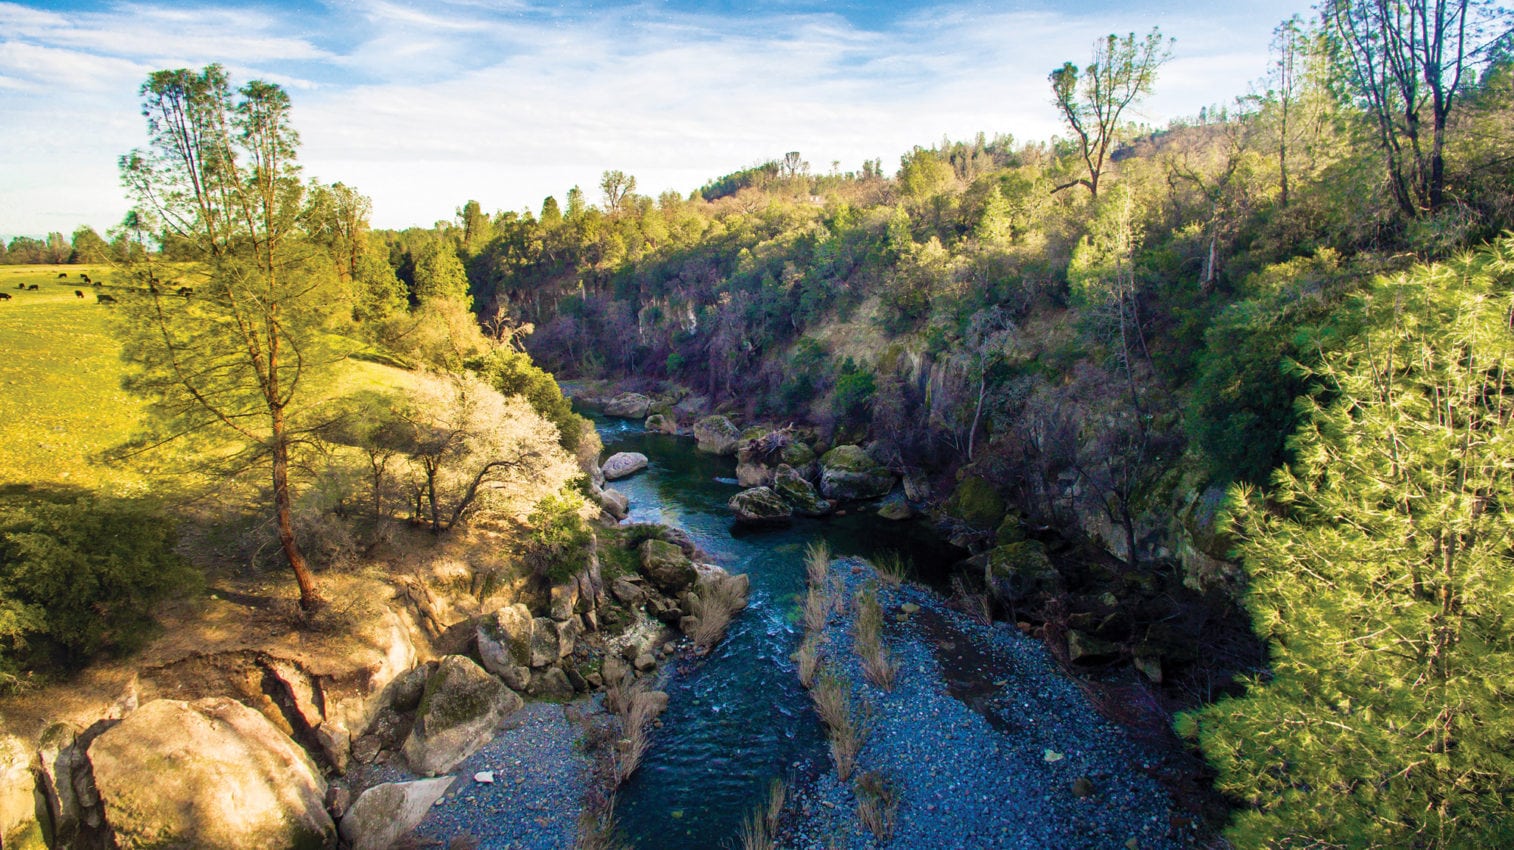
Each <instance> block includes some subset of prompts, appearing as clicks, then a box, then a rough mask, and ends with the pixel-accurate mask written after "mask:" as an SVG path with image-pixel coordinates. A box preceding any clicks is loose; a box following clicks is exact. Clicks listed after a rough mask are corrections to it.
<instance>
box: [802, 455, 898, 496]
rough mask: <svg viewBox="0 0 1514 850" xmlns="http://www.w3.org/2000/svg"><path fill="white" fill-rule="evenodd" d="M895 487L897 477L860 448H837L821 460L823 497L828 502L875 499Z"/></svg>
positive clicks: (821, 491) (821, 490)
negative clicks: (829, 500) (830, 500)
mask: <svg viewBox="0 0 1514 850" xmlns="http://www.w3.org/2000/svg"><path fill="white" fill-rule="evenodd" d="M893 488H894V474H893V473H892V472H889V471H888V469H887V468H885V467H884V466H883V465H882V464H880V463H878V462H877V461H875V460H873V459H872V457H870V456H869V455H868V453H867V452H865V451H863V450H862V448H861V447H860V446H837V447H836V448H834V449H831V450H830V451H828V452H826V453H825V456H824V457H822V458H820V494H821V495H822V496H824V497H825V498H827V499H873V498H877V497H878V496H884V495H887V494H888V491H889V490H892V489H893Z"/></svg>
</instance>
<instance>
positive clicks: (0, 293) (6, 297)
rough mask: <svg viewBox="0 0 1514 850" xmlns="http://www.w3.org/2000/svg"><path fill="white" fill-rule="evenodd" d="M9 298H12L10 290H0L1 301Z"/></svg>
mask: <svg viewBox="0 0 1514 850" xmlns="http://www.w3.org/2000/svg"><path fill="white" fill-rule="evenodd" d="M9 300H11V294H10V293H9V292H0V301H9Z"/></svg>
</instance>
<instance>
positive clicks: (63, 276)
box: [58, 272, 68, 280]
mask: <svg viewBox="0 0 1514 850" xmlns="http://www.w3.org/2000/svg"><path fill="white" fill-rule="evenodd" d="M67 279H68V272H58V280H67Z"/></svg>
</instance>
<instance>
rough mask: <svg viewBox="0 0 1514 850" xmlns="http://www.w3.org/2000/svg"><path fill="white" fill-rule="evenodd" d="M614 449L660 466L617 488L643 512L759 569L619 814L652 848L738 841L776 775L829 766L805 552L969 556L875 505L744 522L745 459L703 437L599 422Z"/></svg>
mask: <svg viewBox="0 0 1514 850" xmlns="http://www.w3.org/2000/svg"><path fill="white" fill-rule="evenodd" d="M597 425H598V426H599V431H600V436H601V438H602V439H603V440H604V443H605V451H606V456H608V455H609V454H612V453H614V452H617V451H634V452H641V453H642V454H644V455H646V456H647V458H648V459H649V461H650V464H649V466H648V468H647V469H646V470H644V471H642V472H640V473H637V474H636V475H635V476H632V477H631V478H627V479H622V480H620V481H615V482H612V483H611V485H610V486H612V487H614V488H615V489H617V490H619V491H620V492H622V493H625V494H626V495H627V496H629V497H630V499H631V515H630V517H629V520H628V521H631V522H661V523H666V524H668V525H673V526H677V527H679V528H682V529H684V530H685V531H687V532H688V533H689V535H690V536H691V537H692V538H693V539H694V541H695V542H696V543H697V544H698V545H699V547H700V548H701V549H703V550H704V551H705V552H707V553H708V554H709V555H710V560H711V561H713V562H714V563H717V564H719V565H721V566H722V567H725V568H726V569H727V570H729V571H730V572H732V573H746V574H747V575H748V576H750V577H751V583H752V592H751V597H750V600H749V603H748V606H747V609H746V611H744V612H743V613H742V614H741V615H740V616H739V617H738V618H737V619H736V621H735V622H734V623H733V625H732V627H731V629H730V631H729V633H728V634H727V636H726V639H725V640H724V641H722V642H721V644H720V645H719V646H718V647H716V649H715V651H714V652H712V653H711V654H710V655H709V656H708V657H707V658H705V659H702V660H699V661H697V662H695V663H693V664H689V665H686V666H687V668H688V669H686V670H683V671H681V672H680V673H679V674H678V675H675V676H674V677H673V679H672V681H671V682H670V683H669V684H668V691H669V696H670V697H671V699H670V702H669V707H668V710H667V712H666V713H664V714H663V716H662V724H663V725H662V726H661V728H659V729H658V730H657V731H656V734H655V735H654V737H653V741H652V748H651V750H650V752H649V753H648V754H647V755H646V757H645V758H644V759H643V761H642V764H641V768H640V769H639V770H638V771H637V772H636V773H635V774H634V775H633V776H632V777H631V778H630V780H629V781H628V782H627V783H626V784H625V785H623V786H622V787H621V789H620V793H619V795H618V797H617V800H616V817H617V820H618V821H619V823H620V826H621V828H622V830H623V832H624V833H625V834H626V836H627V838H629V839H630V841H631V842H632V844H633V845H634V846H635V847H638V848H643V850H652V849H653V848H658V850H681V848H689V850H694V849H695V848H698V850H708V848H716V847H720V846H721V845H722V843H729V844H731V845H732V846H736V845H737V844H738V842H737V839H736V835H737V832H738V830H739V829H740V826H741V822H742V819H743V818H744V817H745V816H746V814H747V813H748V812H749V811H750V810H751V809H753V808H755V807H756V806H757V805H759V804H760V803H761V802H762V801H763V800H764V799H765V797H766V793H767V787H768V783H769V781H770V780H771V779H772V778H774V777H780V778H784V779H793V778H794V777H795V774H796V772H804V771H806V770H809V769H813V768H814V767H823V766H824V765H825V763H826V759H827V758H828V756H827V755H826V750H825V741H824V737H823V734H822V730H821V728H820V722H819V720H818V719H816V717H815V715H814V712H813V711H811V710H810V707H809V700H808V697H807V696H806V695H805V693H804V691H803V690H802V689H801V688H800V687H799V682H798V677H797V674H796V672H795V669H794V663H793V661H791V660H790V658H789V656H790V655H791V654H792V653H793V652H794V650H795V649H796V648H797V646H798V643H799V639H800V637H801V631H802V629H801V626H800V625H799V608H800V605H801V602H802V595H803V593H804V589H805V588H804V581H805V571H804V550H805V547H806V546H807V545H809V544H811V543H816V542H820V541H822V540H823V541H825V542H827V543H828V544H829V545H830V548H831V551H832V552H833V553H834V554H835V555H837V556H842V555H859V556H862V557H874V556H878V555H881V554H884V553H888V552H897V553H899V554H901V555H904V556H905V557H907V558H908V559H909V560H910V561H911V562H912V563H914V564H915V565H916V567H917V568H918V569H920V570H921V571H922V572H924V573H938V574H939V572H941V571H944V569H945V568H946V566H948V564H949V563H950V562H951V561H952V560H954V559H955V557H959V556H960V553H957V555H955V556H954V555H953V552H954V551H955V550H952V549H950V548H949V547H947V546H946V545H945V544H943V543H941V542H940V541H939V539H938V538H937V537H936V536H935V535H934V534H933V533H932V532H931V530H930V529H929V527H928V526H926V525H924V524H921V523H919V522H914V521H906V522H902V523H895V522H889V521H886V520H882V519H879V518H878V517H876V516H875V515H874V510H873V506H871V505H857V506H852V509H851V510H850V511H848V513H847V514H846V515H843V516H834V517H826V518H824V519H799V518H796V519H795V521H794V522H793V524H791V525H788V526H785V527H780V528H775V529H765V530H761V531H747V530H744V529H736V528H734V527H733V523H732V520H731V513H730V511H729V510H728V509H727V508H726V501H727V500H728V499H730V497H731V496H732V495H734V494H735V493H737V492H738V490H739V488H738V487H737V486H736V483H735V479H734V476H735V462H734V460H733V459H732V458H729V457H715V456H713V455H708V454H703V453H700V452H697V451H695V449H694V444H693V441H692V440H689V439H687V438H679V437H671V436H666V435H662V434H649V433H646V432H645V431H644V430H643V429H642V427H641V424H640V423H639V422H623V421H620V420H613V419H611V420H601V421H599V422H598V423H597Z"/></svg>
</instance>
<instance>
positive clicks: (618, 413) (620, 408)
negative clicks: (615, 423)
mask: <svg viewBox="0 0 1514 850" xmlns="http://www.w3.org/2000/svg"><path fill="white" fill-rule="evenodd" d="M651 407H652V400H651V399H649V398H647V397H646V396H644V395H642V394H641V393H621V394H619V395H617V396H615V397H614V398H612V399H610V400H609V401H607V402H605V415H606V416H615V417H619V418H621V419H645V418H646V417H647V410H648V409H650V408H651Z"/></svg>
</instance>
